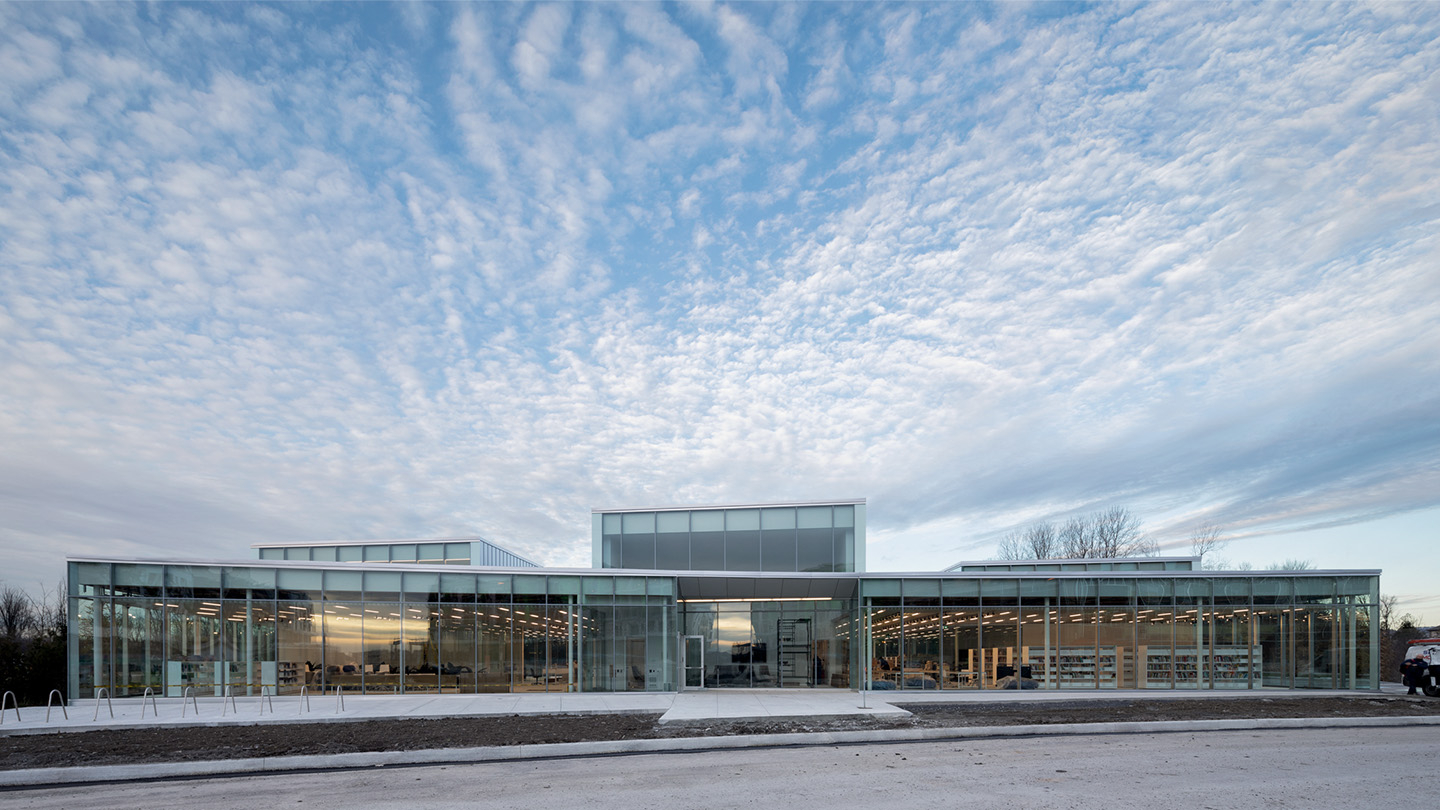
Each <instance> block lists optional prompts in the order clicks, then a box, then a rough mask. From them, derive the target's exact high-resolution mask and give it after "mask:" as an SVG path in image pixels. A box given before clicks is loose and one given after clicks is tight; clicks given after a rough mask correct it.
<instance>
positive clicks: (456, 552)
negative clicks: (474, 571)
mask: <svg viewBox="0 0 1440 810" xmlns="http://www.w3.org/2000/svg"><path fill="white" fill-rule="evenodd" d="M396 560H397V562H398V560H399V558H396ZM445 562H446V563H447V564H450V565H455V564H468V563H469V562H470V544H469V543H446V544H445Z"/></svg>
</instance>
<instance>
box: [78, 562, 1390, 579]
mask: <svg viewBox="0 0 1440 810" xmlns="http://www.w3.org/2000/svg"><path fill="white" fill-rule="evenodd" d="M65 559H66V561H67V562H94V563H120V564H122V565H223V566H230V567H235V568H321V569H337V570H341V571H395V570H397V569H400V570H408V571H425V572H435V573H442V574H464V573H472V572H480V573H486V574H491V573H493V574H519V575H521V576H542V575H545V574H558V575H563V576H592V577H594V576H601V577H603V576H626V577H729V578H735V579H796V578H800V579H808V578H817V579H1143V578H1152V577H1153V578H1165V577H1173V578H1179V579H1204V578H1234V577H1322V576H1323V577H1336V576H1362V577H1378V576H1380V573H1381V569H1378V568H1373V569H1316V568H1312V569H1306V570H1304V571H1284V570H1264V571H1213V570H1203V571H965V572H960V571H865V572H855V571H814V572H801V571H690V570H680V571H676V570H668V571H667V570H652V569H648V568H548V567H547V568H507V567H503V566H479V565H422V564H419V563H415V564H411V563H380V562H370V563H365V562H352V563H342V562H311V561H309V560H253V559H238V560H237V559H186V560H173V559H154V558H131V557H92V556H84V557H71V556H67V557H66V558H65ZM1152 559H1153V558H1152Z"/></svg>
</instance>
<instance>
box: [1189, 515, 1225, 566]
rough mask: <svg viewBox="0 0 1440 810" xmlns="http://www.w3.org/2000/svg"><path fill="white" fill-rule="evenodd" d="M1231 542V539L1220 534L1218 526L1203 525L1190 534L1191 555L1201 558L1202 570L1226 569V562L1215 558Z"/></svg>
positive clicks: (1213, 524)
mask: <svg viewBox="0 0 1440 810" xmlns="http://www.w3.org/2000/svg"><path fill="white" fill-rule="evenodd" d="M1229 542H1230V541H1229V539H1227V538H1225V537H1224V536H1222V535H1221V534H1220V527H1219V526H1218V525H1217V524H1215V523H1202V524H1200V525H1199V526H1197V527H1196V528H1195V530H1194V531H1192V532H1190V554H1191V556H1194V557H1199V558H1200V567H1201V568H1224V567H1225V561H1224V560H1222V559H1220V558H1219V557H1218V556H1215V553H1216V552H1218V551H1219V550H1220V549H1222V548H1224V547H1225V544H1226V543H1229Z"/></svg>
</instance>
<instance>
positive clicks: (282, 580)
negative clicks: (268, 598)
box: [275, 568, 324, 601]
mask: <svg viewBox="0 0 1440 810" xmlns="http://www.w3.org/2000/svg"><path fill="white" fill-rule="evenodd" d="M323 576H324V574H323V572H320V571H299V570H296V569H293V568H281V569H280V570H278V571H276V572H275V587H276V588H277V589H279V590H280V592H281V594H282V596H281V598H284V599H294V600H307V599H310V600H316V601H318V600H319V599H320V591H321V586H322V577H323Z"/></svg>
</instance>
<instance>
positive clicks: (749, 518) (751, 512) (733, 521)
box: [725, 509, 760, 532]
mask: <svg viewBox="0 0 1440 810" xmlns="http://www.w3.org/2000/svg"><path fill="white" fill-rule="evenodd" d="M759 528H760V510H759V509H727V510H725V531H727V532H735V531H757V530H758V529H759Z"/></svg>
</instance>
